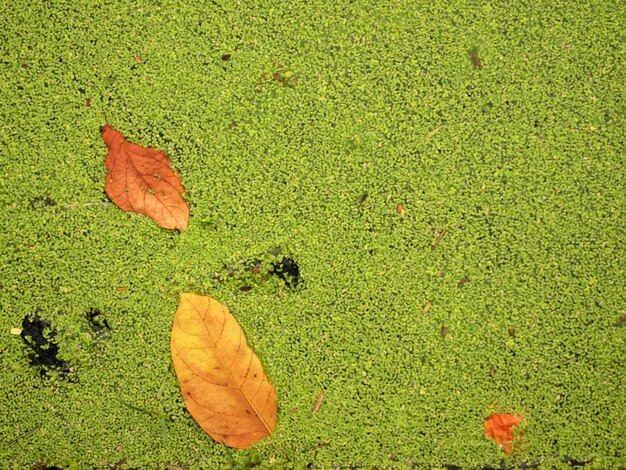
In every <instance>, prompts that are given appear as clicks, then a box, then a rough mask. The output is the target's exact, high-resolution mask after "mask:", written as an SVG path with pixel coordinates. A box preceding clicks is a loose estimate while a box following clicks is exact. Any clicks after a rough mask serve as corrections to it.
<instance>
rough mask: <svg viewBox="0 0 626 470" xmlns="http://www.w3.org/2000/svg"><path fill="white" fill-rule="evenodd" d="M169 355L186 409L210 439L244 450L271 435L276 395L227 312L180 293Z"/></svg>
mask: <svg viewBox="0 0 626 470" xmlns="http://www.w3.org/2000/svg"><path fill="white" fill-rule="evenodd" d="M171 350H172V360H173V362H174V369H175V370H176V376H177V377H178V382H179V383H180V389H181V391H182V394H183V398H184V400H185V405H186V406H187V409H188V410H189V413H191V416H193V418H194V419H195V420H196V421H197V422H198V424H199V425H200V427H202V429H204V431H205V432H206V433H207V434H209V436H211V437H212V438H213V439H215V440H216V441H217V442H221V443H224V444H226V445H227V446H229V447H236V448H239V449H247V448H248V447H250V446H251V445H252V444H254V443H256V442H258V441H260V440H261V439H265V438H266V437H268V436H270V435H271V434H272V432H273V431H274V426H275V425H276V412H277V398H276V391H275V390H274V386H273V385H272V384H271V383H270V381H269V380H268V378H267V376H266V375H265V372H264V371H263V366H262V365H261V361H260V360H259V358H258V357H257V355H256V354H255V353H254V352H253V351H252V349H251V348H250V346H248V344H247V342H246V337H245V334H244V332H243V330H242V329H241V327H240V326H239V323H237V320H235V318H234V317H233V316H232V314H231V313H230V312H229V310H228V307H226V306H225V305H223V304H221V303H220V302H218V301H217V300H215V299H213V298H211V297H205V296H200V295H196V294H190V293H183V294H180V303H179V305H178V310H177V312H176V316H175V317H174V327H173V329H172V339H171Z"/></svg>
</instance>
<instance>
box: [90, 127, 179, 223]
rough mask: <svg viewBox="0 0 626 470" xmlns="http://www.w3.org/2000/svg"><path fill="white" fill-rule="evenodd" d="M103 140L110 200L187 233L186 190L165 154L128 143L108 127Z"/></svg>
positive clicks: (107, 190)
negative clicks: (106, 151) (105, 149)
mask: <svg viewBox="0 0 626 470" xmlns="http://www.w3.org/2000/svg"><path fill="white" fill-rule="evenodd" d="M102 139H103V140H104V143H105V144H106V145H107V147H108V148H109V154H108V155H107V157H106V160H105V164H106V167H107V170H108V171H109V173H108V174H107V177H106V185H105V190H106V193H107V194H108V195H109V197H110V198H111V200H112V201H113V202H114V203H115V204H117V205H118V206H119V208H120V209H122V210H125V211H132V212H137V213H139V214H144V215H147V216H148V217H150V218H152V219H153V220H154V221H156V223H157V224H158V225H159V226H161V227H163V228H167V229H177V230H185V229H186V228H187V221H188V219H189V205H188V204H187V203H186V202H185V200H184V199H183V197H182V194H183V193H184V192H185V188H184V187H183V185H182V183H181V180H180V175H179V174H178V173H176V172H175V171H174V170H173V169H172V167H171V166H170V162H169V160H168V159H167V157H166V156H165V154H164V153H163V152H160V151H158V150H157V149H155V148H145V147H141V146H139V145H136V144H131V143H130V142H127V141H126V139H125V138H124V136H123V135H122V133H121V132H119V131H116V130H115V129H113V128H112V127H111V126H109V125H108V124H107V125H106V126H104V127H103V128H102Z"/></svg>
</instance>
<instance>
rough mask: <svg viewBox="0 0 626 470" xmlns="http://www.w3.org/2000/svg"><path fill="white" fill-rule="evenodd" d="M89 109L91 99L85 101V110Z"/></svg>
mask: <svg viewBox="0 0 626 470" xmlns="http://www.w3.org/2000/svg"><path fill="white" fill-rule="evenodd" d="M89 107H91V98H87V100H86V101H85V108H89Z"/></svg>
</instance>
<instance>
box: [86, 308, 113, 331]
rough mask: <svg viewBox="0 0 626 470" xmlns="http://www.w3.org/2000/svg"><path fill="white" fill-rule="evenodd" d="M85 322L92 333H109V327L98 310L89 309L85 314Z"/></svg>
mask: <svg viewBox="0 0 626 470" xmlns="http://www.w3.org/2000/svg"><path fill="white" fill-rule="evenodd" d="M86 316H87V321H88V322H89V325H90V326H91V329H92V331H93V332H94V333H97V332H100V331H102V330H108V331H111V326H110V325H109V322H108V321H107V319H106V318H105V317H104V315H102V312H100V310H98V309H94V308H91V309H89V311H88V312H87V315H86Z"/></svg>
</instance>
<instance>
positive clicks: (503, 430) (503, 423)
mask: <svg viewBox="0 0 626 470" xmlns="http://www.w3.org/2000/svg"><path fill="white" fill-rule="evenodd" d="M523 419H524V418H523V417H522V416H515V415H512V414H508V413H499V414H492V415H491V416H489V418H488V419H487V420H486V421H485V424H484V425H485V437H487V438H489V439H493V440H494V441H496V443H497V444H498V445H499V446H500V448H501V449H504V453H505V454H507V455H508V454H510V453H511V442H512V441H513V437H514V436H513V429H512V428H513V427H514V426H517V425H518V424H519V423H521V422H522V420H523ZM518 436H521V435H518Z"/></svg>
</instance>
